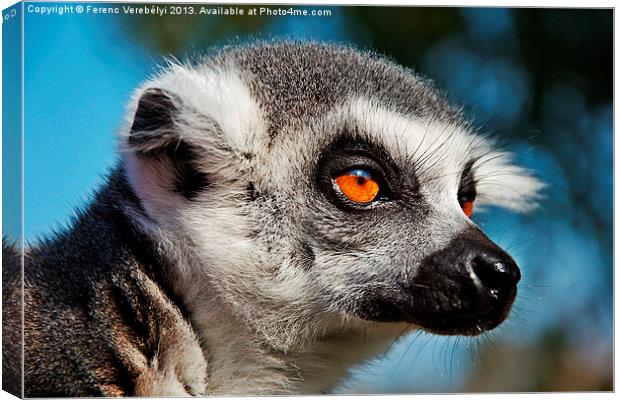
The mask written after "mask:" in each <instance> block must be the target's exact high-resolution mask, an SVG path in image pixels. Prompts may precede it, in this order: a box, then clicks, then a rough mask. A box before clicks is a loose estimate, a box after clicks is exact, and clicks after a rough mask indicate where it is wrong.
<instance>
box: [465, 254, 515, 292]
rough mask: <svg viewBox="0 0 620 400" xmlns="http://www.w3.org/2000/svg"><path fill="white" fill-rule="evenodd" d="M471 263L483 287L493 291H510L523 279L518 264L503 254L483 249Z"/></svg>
mask: <svg viewBox="0 0 620 400" xmlns="http://www.w3.org/2000/svg"><path fill="white" fill-rule="evenodd" d="M476 253H477V254H476V255H474V257H473V258H472V259H471V261H470V265H471V268H472V270H473V272H474V274H475V275H476V277H477V278H478V280H479V281H480V284H482V286H484V287H486V288H487V289H489V290H492V291H510V290H512V288H514V287H515V286H516V284H517V283H518V282H519V280H520V279H521V272H520V271H519V267H517V264H515V262H514V261H513V260H512V259H511V258H510V256H508V255H507V254H505V253H503V252H501V253H500V252H498V251H495V250H493V249H481V250H478V251H477V252H476Z"/></svg>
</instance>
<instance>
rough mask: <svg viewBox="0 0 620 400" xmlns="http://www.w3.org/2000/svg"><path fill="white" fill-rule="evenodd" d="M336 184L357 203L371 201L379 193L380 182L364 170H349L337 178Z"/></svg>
mask: <svg viewBox="0 0 620 400" xmlns="http://www.w3.org/2000/svg"><path fill="white" fill-rule="evenodd" d="M336 184H337V185H338V187H339V188H340V191H341V192H342V193H343V194H344V195H345V196H347V198H348V199H349V200H351V201H353V202H355V203H361V204H366V203H370V202H371V201H373V200H374V199H375V198H376V197H377V194H378V193H379V184H378V183H377V182H376V181H375V180H373V179H372V176H371V175H370V174H369V173H368V172H366V171H364V170H352V171H348V172H346V173H344V174H342V175H340V176H338V177H337V178H336Z"/></svg>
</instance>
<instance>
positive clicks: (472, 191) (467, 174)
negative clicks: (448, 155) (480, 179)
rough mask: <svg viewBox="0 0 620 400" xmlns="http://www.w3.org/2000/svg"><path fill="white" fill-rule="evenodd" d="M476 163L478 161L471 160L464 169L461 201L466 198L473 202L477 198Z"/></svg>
mask: <svg viewBox="0 0 620 400" xmlns="http://www.w3.org/2000/svg"><path fill="white" fill-rule="evenodd" d="M475 163H476V160H469V161H468V162H467V163H466V164H465V167H464V168H463V172H462V173H461V182H460V183H459V191H458V197H459V201H460V200H461V199H466V198H467V199H471V200H473V199H475V198H476V180H475V177H474V164H475Z"/></svg>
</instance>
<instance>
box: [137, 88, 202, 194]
mask: <svg viewBox="0 0 620 400" xmlns="http://www.w3.org/2000/svg"><path fill="white" fill-rule="evenodd" d="M180 106H181V101H180V99H179V98H177V97H176V96H174V95H173V94H171V93H169V92H167V91H164V90H162V89H159V88H150V89H146V90H145V91H144V92H143V93H142V95H141V96H140V99H139V100H138V105H137V108H136V111H135V114H134V117H133V122H132V125H131V128H130V132H129V137H128V138H127V146H128V147H129V149H130V150H131V152H132V153H134V154H135V155H136V156H137V157H136V158H135V160H134V161H135V163H134V164H136V163H137V164H139V165H134V168H133V169H134V171H133V173H134V174H137V173H138V174H141V175H150V176H141V177H138V178H140V179H139V180H140V181H141V182H146V183H145V184H153V183H154V182H157V184H159V185H162V186H165V188H166V189H168V190H170V191H172V192H174V193H175V194H177V195H180V196H182V197H184V198H186V199H188V200H191V199H193V198H194V197H196V196H197V195H198V194H199V193H200V192H202V191H203V190H205V189H206V188H207V187H208V185H209V179H208V177H207V174H206V173H204V172H201V171H200V170H199V169H198V166H197V165H198V163H197V161H198V159H199V157H200V152H199V149H198V147H196V146H193V145H191V144H190V143H188V142H187V141H185V140H183V139H182V135H181V132H180V129H181V127H180V126H179V124H178V123H177V122H176V120H177V117H178V116H179V107H180ZM130 172H131V171H130ZM152 175H155V176H152ZM145 178H146V179H145ZM135 180H136V179H134V181H135Z"/></svg>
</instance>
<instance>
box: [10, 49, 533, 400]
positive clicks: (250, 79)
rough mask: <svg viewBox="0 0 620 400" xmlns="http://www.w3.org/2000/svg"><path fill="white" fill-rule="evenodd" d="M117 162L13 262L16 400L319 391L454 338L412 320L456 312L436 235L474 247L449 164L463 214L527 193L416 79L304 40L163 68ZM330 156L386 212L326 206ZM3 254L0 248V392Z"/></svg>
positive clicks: (458, 297)
mask: <svg viewBox="0 0 620 400" xmlns="http://www.w3.org/2000/svg"><path fill="white" fill-rule="evenodd" d="M136 115H137V117H136ZM138 117H139V119H140V120H139V121H138V120H137V119H136V118H138ZM153 121H155V122H153ZM120 148H121V154H122V161H121V162H120V163H119V165H118V166H117V167H116V168H115V169H114V170H113V171H112V172H111V173H110V175H109V178H108V180H107V183H106V184H105V185H104V186H103V187H102V188H101V189H100V190H99V191H98V192H97V194H96V195H95V196H94V197H93V200H92V201H91V203H90V205H89V206H88V207H87V208H86V209H85V210H84V211H82V212H80V213H78V216H77V217H76V218H75V220H74V221H73V223H72V224H71V226H70V227H68V228H67V229H66V230H64V231H62V232H60V233H57V234H55V235H53V236H52V237H50V238H49V239H48V240H46V241H44V242H42V243H38V244H36V245H32V246H29V247H28V249H27V250H26V254H25V260H26V261H25V264H26V265H25V278H24V279H25V288H24V296H25V304H24V306H25V314H24V316H25V348H26V351H25V355H24V357H25V358H24V369H25V376H24V377H25V394H26V395H27V396H118V395H205V394H229V395H232V394H296V393H323V392H326V391H328V390H330V389H331V388H332V387H334V385H336V384H337V383H338V382H340V381H341V380H342V379H344V377H346V374H347V371H348V368H349V367H350V366H352V365H355V364H356V363H360V362H364V361H365V360H368V359H370V358H372V357H374V356H376V355H377V354H379V353H380V352H381V351H383V350H384V349H385V348H386V347H387V346H388V345H389V344H390V343H391V342H393V341H394V340H396V339H397V338H398V337H399V336H400V335H401V334H402V333H403V332H406V331H410V330H413V329H418V328H420V327H422V328H426V329H429V330H431V331H435V332H438V333H451V332H452V333H457V332H456V331H447V329H448V327H447V326H444V325H445V324H443V325H441V326H435V325H433V326H432V327H431V325H432V324H431V325H428V326H425V324H426V322H425V321H426V319H424V318H426V317H424V318H422V317H419V315H422V314H424V312H426V313H427V314H428V313H429V312H431V313H432V312H435V313H441V312H444V311H446V310H448V311H455V310H456V311H457V312H460V311H459V310H461V308H462V309H463V310H465V309H466V307H470V306H471V304H470V303H468V301H469V300H468V299H467V298H466V297H467V296H466V295H465V294H464V293H465V292H464V291H463V292H459V291H455V290H454V289H453V285H452V286H451V285H447V286H446V285H444V283H443V282H444V281H443V280H442V278H441V277H439V278H435V277H434V274H435V273H431V274H430V275H429V274H428V270H427V269H425V268H435V267H437V271H443V270H442V269H441V268H446V267H445V266H443V264H441V263H444V261H442V260H444V259H448V258H450V257H454V256H455V255H454V254H456V253H458V254H456V256H460V255H461V254H462V253H464V252H468V251H470V250H468V248H467V246H465V247H462V246H463V245H462V244H458V246H457V245H456V244H455V243H456V242H455V241H459V242H458V243H462V242H463V240H467V241H468V242H467V243H474V242H475V243H483V244H484V246H487V247H486V248H490V247H489V246H494V245H492V244H491V243H490V241H488V239H487V238H486V237H485V236H484V235H483V234H482V233H481V232H480V231H479V229H478V228H477V227H476V226H475V225H474V224H473V222H472V221H471V220H469V219H467V218H466V217H465V216H464V215H463V213H462V211H461V209H460V207H459V204H458V202H457V195H458V193H457V192H458V191H459V185H462V179H463V178H462V177H461V175H462V174H463V172H464V171H465V170H467V169H468V168H470V169H471V170H472V171H474V172H473V174H474V177H473V178H471V179H470V181H471V182H470V184H472V182H474V181H475V184H476V190H477V191H478V195H479V197H480V203H481V204H486V205H493V204H495V205H499V206H504V207H508V208H513V209H517V210H524V209H527V208H529V205H530V204H531V203H533V201H534V199H535V197H536V195H537V192H538V190H539V189H540V187H541V185H540V184H539V183H538V182H537V181H536V180H535V179H534V178H532V177H531V176H530V175H529V174H528V173H527V171H525V170H523V169H521V168H519V167H516V166H513V165H512V164H511V163H510V161H509V158H507V157H503V156H506V155H505V154H503V153H494V152H493V150H492V145H491V143H489V142H488V140H486V139H483V138H482V137H479V136H477V135H476V134H475V132H473V131H472V130H471V128H470V125H469V123H468V122H467V121H466V120H465V119H464V118H463V116H462V115H461V114H460V112H459V109H458V108H455V107H453V106H451V105H449V103H448V102H447V100H446V99H445V97H444V96H443V95H442V94H441V93H439V92H438V91H437V90H436V89H434V88H433V86H432V84H431V83H430V82H428V81H425V80H423V79H421V78H420V77H418V76H417V75H415V74H414V73H413V72H412V71H410V70H407V69H404V68H402V67H399V66H397V65H395V64H393V63H391V62H388V61H386V60H384V59H383V58H381V57H379V56H377V55H374V54H370V53H363V52H358V51H356V50H354V49H352V48H349V47H338V46H332V45H326V44H320V43H298V42H276V43H255V44H252V45H248V46H242V47H232V48H224V49H222V50H220V51H218V52H216V53H214V54H213V55H211V56H210V57H208V58H205V59H201V60H198V61H196V62H194V63H193V64H185V65H178V64H173V65H170V66H169V67H168V68H167V69H165V70H164V71H162V73H161V74H160V75H158V76H156V77H153V79H151V80H149V81H147V82H146V83H145V84H144V85H143V86H142V87H141V88H139V89H138V90H137V91H136V94H135V97H134V100H133V101H132V102H130V105H129V107H128V119H127V126H126V128H125V129H124V130H123V131H122V132H121V139H120ZM349 151H350V152H352V153H355V154H357V153H359V152H363V153H364V154H366V153H368V154H372V158H373V160H374V161H372V162H373V163H374V162H376V163H377V164H380V165H381V168H382V169H384V170H385V171H386V172H385V174H386V175H388V176H387V177H386V179H387V180H389V181H390V182H391V183H390V185H391V189H392V191H393V192H394V193H392V197H390V199H389V201H388V200H386V201H384V202H379V203H377V204H376V205H375V206H373V207H372V208H369V209H367V210H362V209H357V210H355V209H351V210H348V209H347V210H345V209H346V207H347V206H346V205H343V204H340V203H338V201H339V200H338V199H336V198H333V196H338V195H337V194H334V193H332V192H333V190H334V189H333V187H332V186H331V185H332V184H331V183H330V182H331V181H330V179H331V178H330V177H331V175H329V171H332V170H331V169H329V168H332V167H330V166H332V165H333V164H334V163H336V161H334V160H339V159H347V157H349V153H347V152H349ZM343 152H344V153H343ZM345 153H346V154H345ZM355 157H360V156H359V155H356V156H355ZM349 158H350V157H349ZM472 165H473V167H472ZM333 168H336V166H333ZM497 169H502V171H503V178H502V179H503V180H504V182H505V184H506V185H507V186H508V187H511V188H512V189H513V193H508V192H506V191H503V190H502V191H499V190H497V189H495V186H494V185H493V184H494V180H493V179H496V178H494V176H493V171H494V170H497ZM485 183H487V184H486V186H485ZM459 193H460V192H459ZM353 208H355V207H353ZM459 246H461V247H459ZM446 249H448V250H446ZM450 249H459V250H458V251H456V250H454V251H452V250H450ZM493 251H495V247H493ZM498 251H499V250H498ZM15 254H16V253H15V251H14V250H13V249H12V248H11V247H9V246H5V245H4V243H3V259H4V262H3V268H4V270H5V273H4V274H3V283H4V290H3V303H4V304H5V311H4V314H3V318H4V327H5V329H4V330H3V337H4V341H3V352H4V359H5V361H6V362H5V365H4V366H3V367H4V368H3V380H4V382H5V385H13V386H11V387H12V388H13V390H14V388H15V387H18V385H17V384H16V383H15V382H17V381H19V380H20V377H19V374H18V371H19V370H20V368H19V366H17V365H15V364H16V358H15V357H14V355H15V352H16V349H15V348H14V347H11V345H10V344H11V343H18V342H19V337H18V336H19V335H18V333H19V323H20V321H19V313H17V312H15V308H16V307H18V306H19V304H20V299H19V296H20V290H19V289H20V288H19V281H20V280H19V279H18V276H17V274H18V273H19V265H18V263H19V258H18V257H15ZM438 255H441V257H443V258H442V259H441V260H439V259H438V258H437V257H438ZM433 257H434V258H433ZM438 260H439V261H438ZM446 262H447V261H446ZM429 263H430V264H429ZM433 263H434V264H433ZM437 263H440V264H441V265H439V264H437ZM431 264H432V265H431ZM429 265H431V267H428V266H429ZM455 271H456V270H455ZM457 272H458V271H457ZM454 273H456V272H454V271H452V270H450V269H448V270H445V274H444V275H445V276H452V275H453V274H454ZM458 273H461V272H458ZM416 279H425V281H424V282H426V283H427V284H430V285H435V284H437V288H436V290H435V291H421V289H413V288H414V287H415V282H416ZM428 282H430V283H428ZM437 282H439V283H437ZM409 285H412V286H411V287H410V286H409ZM442 285H443V286H442ZM418 286H420V285H418ZM446 299H447V300H446ZM451 299H452V300H451ZM511 301H512V300H510V302H511ZM510 302H508V303H507V305H506V307H505V308H504V309H502V310H501V311H502V314H501V315H499V314H498V316H497V320H493V321H491V322H489V323H488V326H486V327H485V328H484V329H491V328H492V327H494V326H495V325H496V324H497V323H499V322H501V320H503V319H504V318H505V317H506V314H507V311H508V309H509V306H510ZM472 304H473V303H472ZM7 306H8V310H7ZM402 310H406V312H404V314H403V311H402ZM420 310H422V311H424V312H422V313H421V314H420V312H421V311H420ZM498 312H499V311H498ZM472 321H473V322H472ZM472 321H470V322H472V324H474V325H472V326H478V324H482V322H481V321H478V320H475V321H474V320H472ZM450 329H453V328H450ZM454 329H456V328H454ZM458 329H461V330H462V332H461V333H465V334H477V333H479V331H480V330H482V328H480V327H478V329H479V331H473V332H472V331H471V327H469V328H465V327H460V328H458ZM7 362H8V364H9V365H7Z"/></svg>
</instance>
